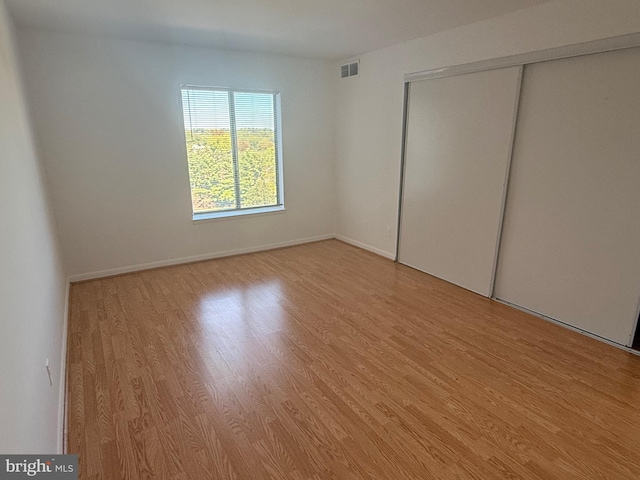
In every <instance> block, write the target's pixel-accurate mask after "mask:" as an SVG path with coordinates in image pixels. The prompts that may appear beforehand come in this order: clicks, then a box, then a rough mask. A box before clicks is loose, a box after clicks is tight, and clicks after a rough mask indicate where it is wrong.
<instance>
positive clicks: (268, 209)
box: [180, 84, 285, 221]
mask: <svg viewBox="0 0 640 480" xmlns="http://www.w3.org/2000/svg"><path fill="white" fill-rule="evenodd" d="M183 90H206V91H222V92H229V94H230V98H231V102H233V94H234V93H262V94H270V95H273V108H274V128H275V131H274V140H275V160H276V192H277V193H276V195H277V204H276V205H267V206H262V207H247V208H241V207H240V208H234V209H226V210H217V211H205V212H195V211H194V210H193V197H192V192H191V179H190V178H189V194H190V198H191V214H192V219H193V220H194V221H201V220H211V219H218V218H231V217H238V216H245V215H255V214H266V213H270V214H272V213H278V212H284V210H285V206H284V168H283V161H282V108H281V102H280V92H279V91H278V90H260V89H243V88H228V87H213V86H202V85H188V84H185V85H180V106H181V113H182V122H183V133H184V134H185V137H184V139H183V140H184V141H183V145H184V146H185V153H186V161H187V168H189V154H188V152H187V149H186V145H187V139H186V132H187V126H186V125H185V123H184V104H183V102H182V91H183ZM231 109H232V106H231V105H230V109H229V116H230V117H231V118H230V122H231V138H232V155H233V159H234V160H233V161H234V165H235V168H237V155H238V153H237V148H238V147H237V143H236V142H237V139H236V134H235V130H236V126H235V114H232V111H231ZM238 188H239V184H237V185H236V194H237V192H238Z"/></svg>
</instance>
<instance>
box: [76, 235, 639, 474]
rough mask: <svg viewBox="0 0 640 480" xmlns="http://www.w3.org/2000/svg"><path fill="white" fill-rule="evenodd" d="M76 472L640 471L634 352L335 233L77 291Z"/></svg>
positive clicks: (90, 284) (85, 286) (83, 286)
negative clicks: (370, 250) (454, 283)
mask: <svg viewBox="0 0 640 480" xmlns="http://www.w3.org/2000/svg"><path fill="white" fill-rule="evenodd" d="M69 332H70V334H69V335H70V336H69V359H68V362H69V385H68V388H69V392H68V393H69V396H68V442H69V444H68V445H69V446H68V450H69V453H78V454H79V455H80V472H81V475H80V478H82V479H142V478H167V479H176V480H178V479H180V480H185V479H193V480H200V479H216V480H224V479H241V480H245V479H259V480H261V479H270V478H273V479H294V480H307V479H308V480H311V479H314V480H328V479H382V480H385V479H389V480H397V479H398V480H399V479H421V480H422V479H427V480H428V479H437V480H443V479H483V480H484V479H488V480H493V479H518V478H525V479H545V480H546V479H558V480H567V479H578V478H579V479H589V480H591V479H604V478H607V479H613V480H623V479H634V480H637V479H638V478H640V358H638V357H635V356H633V355H631V354H628V353H625V352H623V351H621V350H618V349H616V348H613V347H610V346H608V345H605V344H603V343H600V342H597V341H595V340H592V339H589V338H587V337H585V336H582V335H579V334H577V333H574V332H571V331H569V330H566V329H563V328H561V327H558V326H556V325H553V324H550V323H548V322H545V321H543V320H540V319H538V318H534V317H532V316H529V315H527V314H524V313H522V312H519V311H516V310H513V309H510V308H508V307H506V306H504V305H500V304H498V303H495V302H492V301H490V300H488V299H485V298H482V297H479V296H477V295H475V294H472V293H469V292H467V291H465V290H462V289H460V288H457V287H454V286H452V285H450V284H447V283H445V282H443V281H440V280H437V279H434V278H432V277H430V276H428V275H425V274H423V273H420V272H417V271H415V270H412V269H410V268H407V267H404V266H402V265H397V264H394V263H393V262H391V261H388V260H385V259H382V258H380V257H377V256H375V255H373V254H370V253H368V252H364V251H362V250H359V249H356V248H354V247H351V246H348V245H345V244H343V243H340V242H337V241H326V242H320V243H315V244H309V245H303V246H298V247H292V248H287V249H282V250H276V251H270V252H263V253H257V254H251V255H244V256H238V257H233V258H228V259H221V260H214V261H209V262H203V263H196V264H191V265H185V266H179V267H173V268H166V269H159V270H153V271H147V272H143V273H137V274H131V275H125V276H120V277H114V278H109V279H104V280H97V281H91V282H86V283H81V284H75V285H73V286H72V290H71V318H70V327H69Z"/></svg>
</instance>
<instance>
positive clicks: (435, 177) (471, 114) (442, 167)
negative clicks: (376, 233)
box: [399, 67, 521, 296]
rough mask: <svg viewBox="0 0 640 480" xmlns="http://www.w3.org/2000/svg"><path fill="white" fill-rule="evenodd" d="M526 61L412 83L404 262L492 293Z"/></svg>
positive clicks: (402, 235) (402, 244)
mask: <svg viewBox="0 0 640 480" xmlns="http://www.w3.org/2000/svg"><path fill="white" fill-rule="evenodd" d="M520 71H521V70H520V67H510V68H504V69H498V70H491V71H485V72H478V73H471V74H466V75H460V76H455V77H447V78H439V79H434V80H423V81H418V82H414V83H412V84H411V89H410V95H409V105H408V117H407V134H406V140H405V142H406V144H405V147H406V149H405V176H404V186H403V201H402V222H401V227H400V245H399V261H400V262H402V263H404V264H407V265H410V266H412V267H415V268H417V269H419V270H422V271H424V272H427V273H430V274H432V275H435V276H436V277H440V278H442V279H444V280H447V281H449V282H452V283H455V284H457V285H460V286H462V287H464V288H467V289H469V290H471V291H474V292H476V293H479V294H481V295H485V296H489V295H491V289H492V278H493V270H494V265H495V255H496V245H497V240H498V234H499V229H500V220H501V216H502V205H503V199H504V196H503V193H504V184H505V179H506V173H507V168H508V164H509V157H510V147H511V137H512V132H513V122H514V112H515V108H516V103H517V98H516V97H517V91H518V88H519V80H520Z"/></svg>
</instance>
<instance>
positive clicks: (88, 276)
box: [69, 234, 365, 283]
mask: <svg viewBox="0 0 640 480" xmlns="http://www.w3.org/2000/svg"><path fill="white" fill-rule="evenodd" d="M331 238H335V236H334V235H333V234H327V235H318V236H315V237H307V238H299V239H296V240H288V241H286V242H277V243H269V244H266V245H257V246H255V247H247V248H237V249H233V250H225V251H222V252H214V253H205V254H204V255H194V256H191V257H181V258H173V259H170V260H161V261H158V262H150V263H141V264H138V265H131V266H128V267H119V268H112V269H109V270H101V271H98V272H90V273H80V274H77V275H70V276H69V282H71V283H73V282H82V281H85V280H94V279H96V278H102V277H111V276H113V275H122V274H123V273H132V272H139V271H142V270H149V269H152V268H159V267H170V266H172V265H180V264H183V263H191V262H199V261H202V260H212V259H214V258H222V257H230V256H232V255H241V254H243V253H253V252H260V251H264V250H273V249H275V248H282V247H291V246H293V245H301V244H303V243H312V242H319V241H321V240H329V239H331ZM363 248H365V247H363Z"/></svg>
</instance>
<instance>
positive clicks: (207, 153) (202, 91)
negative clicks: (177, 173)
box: [182, 86, 283, 219]
mask: <svg viewBox="0 0 640 480" xmlns="http://www.w3.org/2000/svg"><path fill="white" fill-rule="evenodd" d="M279 110H280V108H279V94H278V92H273V91H249V90H232V89H225V88H214V87H192V86H183V87H182V111H183V116H184V128H185V140H186V148H187V160H188V164H189V180H190V184H191V200H192V206H193V216H194V219H199V218H209V217H212V216H222V215H215V214H216V213H224V216H228V215H229V214H233V213H234V212H236V213H250V212H259V211H264V210H273V209H274V208H277V207H282V206H283V192H282V160H281V147H280V145H281V143H280V121H279Z"/></svg>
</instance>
